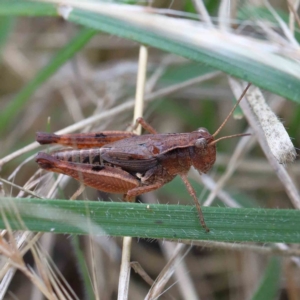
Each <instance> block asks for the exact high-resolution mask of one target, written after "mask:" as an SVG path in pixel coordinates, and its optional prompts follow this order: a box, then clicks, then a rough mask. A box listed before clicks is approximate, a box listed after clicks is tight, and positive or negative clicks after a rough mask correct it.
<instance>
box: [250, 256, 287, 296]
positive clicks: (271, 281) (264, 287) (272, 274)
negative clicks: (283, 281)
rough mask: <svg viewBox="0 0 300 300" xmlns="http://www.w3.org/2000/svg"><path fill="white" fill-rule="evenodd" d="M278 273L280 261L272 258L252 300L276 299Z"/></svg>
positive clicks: (278, 280)
mask: <svg viewBox="0 0 300 300" xmlns="http://www.w3.org/2000/svg"><path fill="white" fill-rule="evenodd" d="M280 271H281V266H280V260H279V259H278V258H277V257H272V258H271V260H270V262H269V264H268V266H267V269H266V271H265V274H264V276H263V278H262V280H261V282H260V285H259V286H258V288H257V290H256V292H255V294H254V295H253V297H252V300H273V299H277V297H276V296H277V295H278V292H279V289H280V277H281V272H280Z"/></svg>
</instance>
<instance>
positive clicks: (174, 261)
mask: <svg viewBox="0 0 300 300" xmlns="http://www.w3.org/2000/svg"><path fill="white" fill-rule="evenodd" d="M185 249H186V246H185V245H183V244H177V246H176V248H175V250H174V253H173V256H172V258H171V259H170V260H169V261H168V263H167V264H166V265H165V267H164V268H163V269H162V271H161V272H160V274H159V276H158V277H157V278H156V280H155V282H154V284H153V285H152V287H151V289H150V290H149V292H148V294H147V296H146V297H145V300H150V299H156V298H158V297H159V296H161V295H162V294H163V289H164V287H165V285H166V284H167V282H168V281H169V279H170V277H171V276H172V275H173V273H174V271H175V268H176V267H177V265H178V264H179V263H180V262H181V261H182V260H183V259H184V257H185V256H186V255H187V253H188V252H189V251H190V249H191V248H188V249H187V250H186V252H185V253H183V251H184V250H185Z"/></svg>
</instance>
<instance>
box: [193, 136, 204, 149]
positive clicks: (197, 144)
mask: <svg viewBox="0 0 300 300" xmlns="http://www.w3.org/2000/svg"><path fill="white" fill-rule="evenodd" d="M206 146H207V141H206V139H205V138H200V139H198V140H196V142H195V147H197V148H202V149H204V148H205V147H206Z"/></svg>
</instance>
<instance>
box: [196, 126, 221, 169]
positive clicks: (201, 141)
mask: <svg viewBox="0 0 300 300" xmlns="http://www.w3.org/2000/svg"><path fill="white" fill-rule="evenodd" d="M193 133H194V134H195V144H194V146H193V147H191V151H190V155H191V159H192V164H193V166H194V167H195V168H196V169H197V170H198V172H200V173H207V172H208V171H209V170H210V168H211V167H212V166H213V164H214V163H215V160H216V144H214V143H213V144H212V145H210V143H211V142H213V141H214V137H213V136H212V135H211V134H210V133H209V132H208V130H207V129H206V128H203V127H202V128H199V129H198V130H197V131H194V132H193Z"/></svg>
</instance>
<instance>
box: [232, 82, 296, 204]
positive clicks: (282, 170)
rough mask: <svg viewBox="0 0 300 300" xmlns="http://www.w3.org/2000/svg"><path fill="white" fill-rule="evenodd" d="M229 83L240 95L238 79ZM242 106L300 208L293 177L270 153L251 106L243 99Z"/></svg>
mask: <svg viewBox="0 0 300 300" xmlns="http://www.w3.org/2000/svg"><path fill="white" fill-rule="evenodd" d="M229 83H230V85H231V87H232V90H233V92H234V94H235V96H236V97H238V95H239V94H240V93H241V91H242V89H243V88H242V87H241V86H240V85H239V84H238V83H237V81H235V80H234V79H232V78H230V79H229ZM240 106H241V108H242V110H243V112H244V114H245V117H246V118H247V120H248V122H249V124H250V125H251V127H252V129H253V131H254V133H255V135H256V137H257V139H258V141H259V144H260V146H261V148H262V150H263V151H264V154H265V156H266V157H267V159H268V160H269V163H270V165H271V166H272V167H273V169H274V171H275V172H276V174H277V176H278V178H279V180H280V181H281V182H282V184H283V186H284V188H285V190H286V192H287V194H288V196H289V198H290V199H291V201H292V203H293V205H294V207H295V208H297V209H300V196H299V193H298V190H297V188H296V186H295V184H294V182H293V180H292V179H291V177H290V176H289V174H288V173H287V171H286V170H285V168H284V166H283V165H280V164H279V163H278V161H277V160H276V158H275V157H274V155H273V154H272V153H270V150H269V146H268V145H267V142H266V140H265V135H264V133H263V132H262V130H261V127H260V126H259V124H258V123H257V120H256V118H255V116H254V114H253V112H252V110H251V108H250V107H249V105H248V103H247V102H245V101H242V102H241V103H240Z"/></svg>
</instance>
